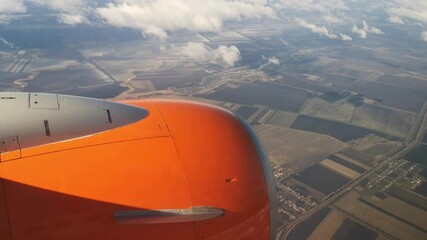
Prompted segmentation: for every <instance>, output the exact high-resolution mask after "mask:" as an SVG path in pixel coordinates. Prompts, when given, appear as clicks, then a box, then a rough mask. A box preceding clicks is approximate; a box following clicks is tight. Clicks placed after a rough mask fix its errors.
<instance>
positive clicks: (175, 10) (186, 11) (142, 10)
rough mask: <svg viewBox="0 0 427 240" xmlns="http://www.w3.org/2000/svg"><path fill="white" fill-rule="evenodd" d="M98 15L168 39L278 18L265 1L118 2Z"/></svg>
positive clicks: (106, 19) (168, 0) (128, 0)
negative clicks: (229, 24) (181, 32)
mask: <svg viewBox="0 0 427 240" xmlns="http://www.w3.org/2000/svg"><path fill="white" fill-rule="evenodd" d="M95 11H96V13H97V14H98V15H99V16H100V17H101V18H103V19H104V20H105V21H106V22H107V23H108V24H111V25H113V26H117V27H130V28H136V29H140V30H142V31H143V32H144V33H145V34H148V35H154V36H156V37H159V38H165V37H166V36H167V32H169V31H179V30H191V31H213V32H215V31H219V30H221V28H222V26H223V24H224V22H225V21H232V20H235V21H239V20H241V19H249V18H262V17H271V18H274V17H275V13H274V10H273V9H272V8H270V7H269V6H268V5H267V2H266V1H264V0H234V1H230V0H203V1H200V0H173V1H171V0H155V1H152V0H139V1H138V0H116V3H109V4H107V5H106V6H105V7H100V8H97V9H96V10H95Z"/></svg>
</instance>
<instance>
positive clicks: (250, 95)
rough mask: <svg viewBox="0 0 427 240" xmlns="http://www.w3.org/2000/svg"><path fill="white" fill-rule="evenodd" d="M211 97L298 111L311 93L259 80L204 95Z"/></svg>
mask: <svg viewBox="0 0 427 240" xmlns="http://www.w3.org/2000/svg"><path fill="white" fill-rule="evenodd" d="M203 97H206V98H210V99H215V100H220V101H226V102H234V103H240V104H245V105H253V104H260V105H264V106H268V107H271V108H274V109H276V110H282V111H289V112H294V113H297V112H298V111H299V110H300V108H301V107H302V106H303V105H304V103H305V102H306V101H307V100H308V99H309V93H308V92H306V91H303V90H298V89H293V88H289V87H286V86H281V85H276V84H271V83H266V82H260V81H257V82H255V83H254V85H252V84H251V85H242V86H241V87H239V88H237V89H232V88H227V87H223V88H221V89H219V90H217V91H216V92H214V93H211V94H209V95H207V96H203Z"/></svg>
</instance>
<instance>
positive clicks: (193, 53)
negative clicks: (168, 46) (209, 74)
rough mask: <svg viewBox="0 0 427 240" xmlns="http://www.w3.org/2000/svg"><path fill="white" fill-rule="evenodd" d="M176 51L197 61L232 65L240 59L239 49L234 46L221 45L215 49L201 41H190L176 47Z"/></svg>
mask: <svg viewBox="0 0 427 240" xmlns="http://www.w3.org/2000/svg"><path fill="white" fill-rule="evenodd" d="M178 51H179V52H180V53H181V54H183V55H185V56H187V57H191V58H194V59H196V60H199V61H207V62H211V63H217V64H226V65H228V66H234V65H235V64H236V63H237V62H238V61H240V51H239V49H238V48H237V47H236V46H230V47H228V46H224V45H221V46H219V47H218V48H216V49H211V48H209V47H207V46H206V45H205V44H203V43H193V42H190V43H188V44H187V45H186V46H184V47H182V48H180V49H178Z"/></svg>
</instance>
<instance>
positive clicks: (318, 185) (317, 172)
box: [295, 164, 350, 195]
mask: <svg viewBox="0 0 427 240" xmlns="http://www.w3.org/2000/svg"><path fill="white" fill-rule="evenodd" d="M295 178H296V179H297V180H298V181H300V182H302V183H304V184H307V185H308V186H310V187H313V188H314V189H316V190H318V191H319V192H321V193H323V194H325V195H329V194H331V193H333V192H335V191H336V190H338V189H339V188H341V187H342V186H344V185H345V184H347V183H349V182H350V180H349V179H347V178H345V177H343V176H341V175H339V174H337V173H335V172H333V171H332V170H329V169H328V168H326V167H323V166H321V165H318V164H316V165H314V166H312V167H309V168H307V169H305V170H304V171H302V172H301V173H300V174H299V175H298V176H296V177H295Z"/></svg>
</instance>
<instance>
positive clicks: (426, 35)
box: [421, 32, 427, 42]
mask: <svg viewBox="0 0 427 240" xmlns="http://www.w3.org/2000/svg"><path fill="white" fill-rule="evenodd" d="M421 39H422V40H423V41H426V42H427V32H422V33H421Z"/></svg>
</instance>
